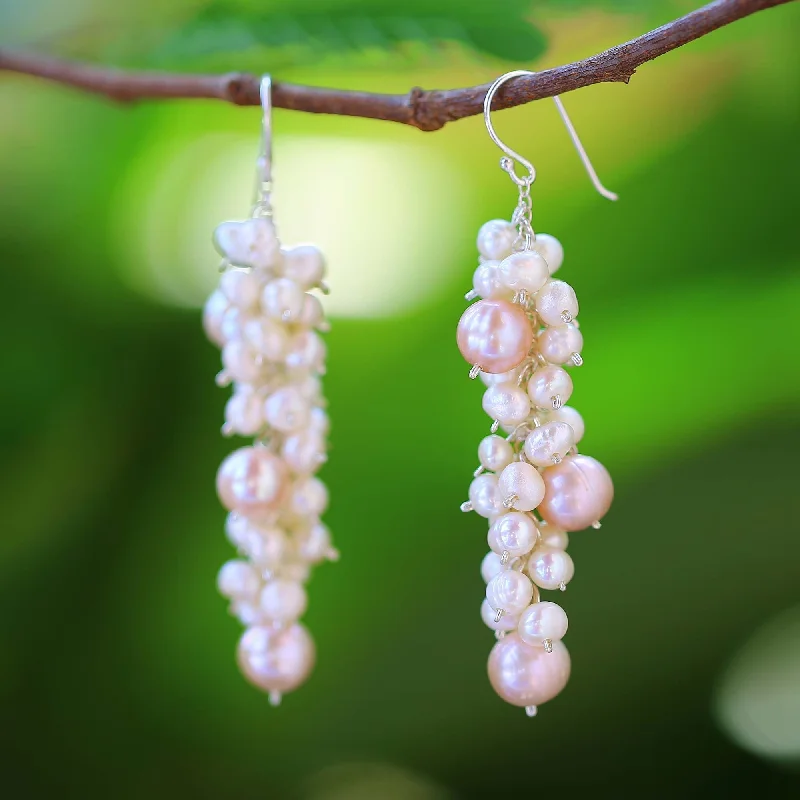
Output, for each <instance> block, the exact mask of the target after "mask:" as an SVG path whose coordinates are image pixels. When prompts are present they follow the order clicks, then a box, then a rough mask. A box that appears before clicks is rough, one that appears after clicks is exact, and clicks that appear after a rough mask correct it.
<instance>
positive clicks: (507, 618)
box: [481, 600, 519, 631]
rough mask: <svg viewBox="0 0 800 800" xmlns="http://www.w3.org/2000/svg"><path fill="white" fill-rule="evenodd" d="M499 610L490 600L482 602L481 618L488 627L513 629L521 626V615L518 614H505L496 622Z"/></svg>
mask: <svg viewBox="0 0 800 800" xmlns="http://www.w3.org/2000/svg"><path fill="white" fill-rule="evenodd" d="M496 616H497V612H496V611H495V610H494V609H493V608H492V607H491V606H490V605H489V601H488V600H484V601H483V602H482V603H481V619H482V620H483V624H484V625H486V627H487V628H490V629H491V630H493V631H513V630H515V629H516V628H517V627H518V626H519V617H518V616H517V615H516V614H503V616H502V617H500V619H499V621H498V622H495V617H496Z"/></svg>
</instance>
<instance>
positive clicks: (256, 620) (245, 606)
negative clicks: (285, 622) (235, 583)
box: [231, 600, 264, 627]
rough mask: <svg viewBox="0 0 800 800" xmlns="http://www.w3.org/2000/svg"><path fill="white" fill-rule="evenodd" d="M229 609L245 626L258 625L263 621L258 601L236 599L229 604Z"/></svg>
mask: <svg viewBox="0 0 800 800" xmlns="http://www.w3.org/2000/svg"><path fill="white" fill-rule="evenodd" d="M231 611H232V612H233V613H234V614H235V615H236V619H238V620H239V622H241V623H242V625H244V626H245V627H250V626H251V625H259V624H261V623H262V622H263V621H264V615H263V614H262V612H261V606H259V605H258V603H254V602H248V601H246V600H244V601H243V600H238V601H236V602H235V603H234V604H233V605H232V606H231Z"/></svg>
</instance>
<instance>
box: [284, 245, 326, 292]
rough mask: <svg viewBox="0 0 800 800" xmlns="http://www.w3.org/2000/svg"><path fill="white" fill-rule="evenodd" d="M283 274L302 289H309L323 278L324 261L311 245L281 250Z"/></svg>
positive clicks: (317, 250)
mask: <svg viewBox="0 0 800 800" xmlns="http://www.w3.org/2000/svg"><path fill="white" fill-rule="evenodd" d="M283 274H284V275H285V276H286V277H287V278H289V279H290V280H292V281H294V282H295V283H297V284H299V285H300V286H302V287H303V288H304V289H311V288H312V287H314V286H318V285H319V282H320V281H321V280H322V279H323V277H325V259H324V258H323V255H322V253H321V252H320V250H319V248H318V247H315V246H314V245H313V244H301V245H298V246H297V247H291V248H288V249H286V250H283Z"/></svg>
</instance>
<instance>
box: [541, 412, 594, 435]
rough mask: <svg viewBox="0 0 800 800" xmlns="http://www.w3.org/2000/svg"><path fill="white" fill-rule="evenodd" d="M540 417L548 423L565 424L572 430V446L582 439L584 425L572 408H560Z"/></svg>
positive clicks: (578, 414) (584, 430) (581, 418)
mask: <svg viewBox="0 0 800 800" xmlns="http://www.w3.org/2000/svg"><path fill="white" fill-rule="evenodd" d="M542 417H543V418H544V419H546V420H547V421H548V422H566V423H567V425H569V426H570V428H572V434H573V436H574V437H575V438H574V444H578V443H579V442H580V440H581V439H583V434H584V433H585V432H586V425H585V424H584V422H583V417H582V416H581V415H580V413H579V412H578V411H576V410H575V409H574V408H573V407H572V406H562V407H561V408H559V409H558V411H548V412H547V413H545V414H542Z"/></svg>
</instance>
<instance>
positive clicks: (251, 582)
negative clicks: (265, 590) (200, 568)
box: [217, 559, 261, 600]
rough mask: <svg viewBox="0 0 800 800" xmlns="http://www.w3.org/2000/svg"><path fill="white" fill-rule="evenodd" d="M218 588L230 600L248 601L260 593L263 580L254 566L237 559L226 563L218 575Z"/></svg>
mask: <svg viewBox="0 0 800 800" xmlns="http://www.w3.org/2000/svg"><path fill="white" fill-rule="evenodd" d="M217 588H218V589H219V593H220V594H221V595H222V596H223V597H227V598H228V599H230V600H247V599H248V598H252V597H254V596H255V595H256V594H257V593H258V591H259V589H260V588H261V579H260V578H259V576H258V572H257V571H256V568H255V567H254V566H253V565H252V564H248V563H247V562H246V561H241V560H239V559H235V560H233V561H226V562H225V563H224V564H223V565H222V568H221V569H220V571H219V573H217Z"/></svg>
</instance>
